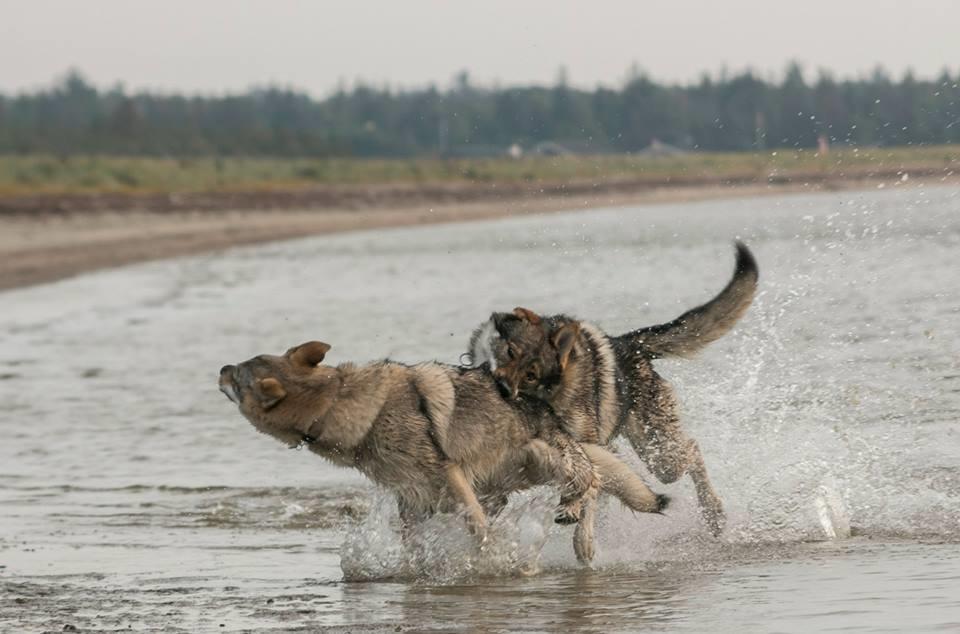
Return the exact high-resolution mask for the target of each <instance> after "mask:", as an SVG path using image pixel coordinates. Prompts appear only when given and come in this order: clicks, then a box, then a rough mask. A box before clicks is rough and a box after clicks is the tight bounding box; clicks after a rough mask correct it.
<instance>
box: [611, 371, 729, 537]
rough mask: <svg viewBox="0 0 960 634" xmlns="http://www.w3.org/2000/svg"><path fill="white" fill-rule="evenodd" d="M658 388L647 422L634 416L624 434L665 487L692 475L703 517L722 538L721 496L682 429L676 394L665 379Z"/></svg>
mask: <svg viewBox="0 0 960 634" xmlns="http://www.w3.org/2000/svg"><path fill="white" fill-rule="evenodd" d="M657 388H658V389H657V392H656V394H655V396H654V398H653V399H651V400H648V401H647V403H648V407H647V408H645V409H644V411H643V418H644V420H641V419H640V417H638V416H637V415H635V414H633V415H631V416H630V417H629V419H628V420H627V422H626V424H625V425H624V427H623V434H624V435H625V436H626V437H627V439H628V440H629V441H630V444H631V445H632V446H633V448H634V450H635V451H636V452H637V455H638V456H640V459H641V460H643V462H644V464H646V465H647V467H648V468H649V469H650V471H651V472H652V473H653V475H654V476H655V477H656V478H657V479H658V480H660V481H661V482H663V483H664V484H669V483H671V482H676V481H677V480H678V479H680V477H681V476H683V474H684V473H688V474H690V478H691V479H692V480H693V485H694V487H695V488H696V490H697V502H698V504H699V507H700V514H701V517H702V518H703V520H704V522H705V523H706V525H707V528H709V529H710V532H711V533H713V535H714V536H716V535H719V534H720V533H721V532H722V531H723V527H724V525H725V524H726V516H725V514H724V511H723V503H722V502H721V501H720V496H718V495H717V492H716V491H714V489H713V485H712V484H711V483H710V478H709V476H708V475H707V467H706V464H705V463H704V461H703V454H701V453H700V447H699V446H698V445H697V443H696V441H694V440H693V439H692V438H690V437H689V436H687V435H686V434H685V433H684V431H683V429H682V428H681V427H680V419H679V417H678V416H677V406H676V401H675V399H674V396H673V390H671V389H670V386H669V385H668V384H667V383H666V382H665V381H663V380H662V379H661V380H658V381H657Z"/></svg>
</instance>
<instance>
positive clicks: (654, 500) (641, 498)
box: [581, 443, 670, 513]
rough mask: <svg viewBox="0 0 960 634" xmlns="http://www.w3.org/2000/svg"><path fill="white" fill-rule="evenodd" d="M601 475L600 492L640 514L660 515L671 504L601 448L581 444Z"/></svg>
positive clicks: (615, 457) (668, 499)
mask: <svg viewBox="0 0 960 634" xmlns="http://www.w3.org/2000/svg"><path fill="white" fill-rule="evenodd" d="M581 447H583V450H584V452H586V454H587V456H588V457H589V458H590V462H592V463H593V464H594V466H595V467H596V468H597V473H599V474H600V491H601V492H602V493H607V494H609V495H613V496H615V497H616V498H617V499H619V500H620V501H621V502H623V504H624V505H625V506H626V507H627V508H629V509H631V510H633V511H637V512H639V513H660V512H662V511H663V509H665V508H666V507H667V505H668V504H669V503H670V498H669V497H668V496H666V495H661V494H658V493H654V492H653V491H651V490H650V487H649V486H647V483H646V482H644V481H643V480H642V479H641V478H640V476H638V475H637V474H636V473H635V472H634V471H633V469H631V468H630V467H628V466H627V465H626V464H625V463H624V462H623V461H622V460H620V458H618V457H617V456H615V455H614V454H612V453H610V451H609V450H607V449H604V448H603V447H601V446H599V445H592V444H588V443H583V444H581Z"/></svg>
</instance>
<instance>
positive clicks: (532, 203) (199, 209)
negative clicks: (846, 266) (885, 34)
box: [0, 174, 960, 290]
mask: <svg viewBox="0 0 960 634" xmlns="http://www.w3.org/2000/svg"><path fill="white" fill-rule="evenodd" d="M885 176H886V178H877V175H874V176H873V177H870V178H831V179H807V180H804V181H802V182H801V179H799V178H797V179H795V180H791V181H790V182H770V183H762V184H761V183H755V182H739V183H737V182H733V183H731V182H726V183H722V184H721V183H708V184H704V183H698V184H687V183H685V184H661V185H658V186H651V185H649V184H638V183H632V184H631V183H606V184H603V185H599V186H598V185H592V186H584V184H582V183H574V184H572V185H568V186H554V187H550V188H547V189H544V190H539V191H530V190H529V189H528V188H525V189H523V190H517V189H515V188H501V189H500V190H499V191H497V190H496V188H495V187H487V188H486V189H485V191H484V192H482V193H481V194H480V195H477V192H476V191H474V192H470V191H466V192H464V191H459V192H456V191H454V190H451V189H450V188H440V189H439V190H437V191H433V190H423V189H421V190H418V191H414V190H411V189H409V188H401V189H399V190H398V189H397V188H389V187H387V188H376V187H372V188H367V189H366V190H364V191H360V190H358V195H357V196H354V197H352V198H347V199H344V198H342V197H341V198H340V200H339V202H340V203H341V204H339V205H338V204H336V203H337V199H336V197H333V198H331V199H330V201H329V202H330V203H331V206H329V207H328V206H323V205H320V206H318V207H315V208H311V207H310V206H309V205H310V202H309V201H308V200H303V201H302V202H303V205H302V206H298V205H297V204H296V202H297V200H296V197H297V195H298V193H297V192H274V194H275V195H279V196H280V198H274V199H273V202H274V203H276V204H280V205H282V206H279V207H273V206H269V205H267V206H264V203H263V200H264V199H263V198H262V197H263V196H264V195H266V194H263V193H261V194H260V195H259V196H260V197H259V198H254V199H253V200H248V201H246V202H247V203H248V204H247V205H243V204H237V200H238V199H237V198H236V197H237V196H241V195H240V194H236V193H234V194H231V195H230V196H231V197H232V198H228V199H225V200H223V201H215V204H211V205H206V206H204V205H203V204H193V206H191V202H190V200H191V199H190V198H183V197H179V198H178V197H177V196H176V195H172V194H157V195H154V197H153V199H155V200H162V201H181V202H180V203H178V204H182V205H186V206H185V207H184V208H182V209H181V208H177V207H176V206H174V207H173V208H170V207H169V206H161V208H151V207H150V206H149V205H137V204H135V203H134V202H133V201H129V200H127V201H124V199H123V198H122V197H121V198H118V197H116V196H112V197H111V196H95V195H91V196H88V197H85V198H78V197H76V196H74V197H72V198H69V202H70V204H67V205H65V206H61V208H59V209H58V210H57V211H53V210H52V209H51V208H50V206H49V205H46V206H45V207H44V208H36V209H33V210H31V209H29V208H25V210H26V211H25V212H22V213H9V212H8V213H0V290H6V289H12V288H20V287H24V286H31V285H35V284H42V283H47V282H54V281H57V280H60V279H65V278H68V277H72V276H74V275H78V274H81V273H86V272H90V271H95V270H99V269H105V268H112V267H115V266H122V265H124V264H132V263H135V262H143V261H148V260H156V259H163V258H168V257H176V256H182V255H191V254H198V253H204V252H212V251H218V250H222V249H227V248H230V247H233V246H238V245H246V244H255V243H262V242H273V241H279V240H287V239H295V238H300V237H306V236H311V235H319V234H329V233H340V232H344V231H357V230H366V229H381V228H388V227H406V226H415V225H426V224H439V223H450V222H465V221H472V220H488V219H495V218H504V217H510V216H523V215H528V214H539V213H550V212H560V211H572V210H577V209H588V208H595V207H618V206H634V205H650V204H659V203H671V202H688V201H699V200H711V199H719V198H731V197H752V196H765V195H776V194H786V193H803V192H818V191H835V190H857V189H870V188H875V187H877V186H878V185H879V184H881V183H890V182H891V181H894V182H898V179H895V178H891V175H885ZM927 176H932V175H927ZM937 176H938V178H937V180H938V181H941V178H942V176H941V175H939V174H938V175H937ZM921 177H922V175H921ZM942 182H951V183H956V182H960V178H950V179H947V180H943V181H942ZM915 183H916V181H912V182H911V183H910V185H909V186H914V185H915ZM491 190H493V191H491ZM341 191H342V190H341ZM398 192H399V193H398ZM541 192H542V193H541ZM327 195H328V197H329V195H330V194H329V192H327ZM195 196H200V197H203V196H207V199H208V200H210V199H211V198H210V196H211V195H209V194H208V195H204V194H197V195H195ZM290 197H292V198H290ZM36 198H37V199H44V197H36ZM77 200H85V201H86V202H85V204H82V205H77V204H76V201H77ZM201 200H202V199H201ZM97 201H100V202H101V203H104V202H106V203H107V204H101V205H100V207H97V206H96V203H97ZM231 201H232V202H233V203H234V204H233V206H232V207H231V206H225V205H224V204H223V203H230V202H231ZM194 202H195V203H196V202H197V201H196V200H195V201H194ZM123 204H126V205H128V206H127V207H122V205H123ZM2 207H3V201H2V199H0V208H2ZM221 207H222V208H221ZM244 207H246V208H244ZM121 209H123V210H121ZM126 209H129V211H126Z"/></svg>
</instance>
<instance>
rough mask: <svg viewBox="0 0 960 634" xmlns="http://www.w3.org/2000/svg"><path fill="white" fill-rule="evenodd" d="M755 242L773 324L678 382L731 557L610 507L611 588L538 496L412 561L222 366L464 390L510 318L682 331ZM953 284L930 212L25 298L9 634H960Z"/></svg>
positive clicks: (321, 265)
mask: <svg viewBox="0 0 960 634" xmlns="http://www.w3.org/2000/svg"><path fill="white" fill-rule="evenodd" d="M735 237H739V238H741V239H744V240H745V241H747V243H748V244H749V245H750V246H751V248H752V249H753V250H754V252H755V253H756V255H757V258H758V260H759V263H760V267H761V288H762V292H761V294H760V296H759V298H758V300H757V302H756V304H755V306H754V307H753V308H752V309H751V312H750V313H749V314H748V316H747V317H746V318H745V319H744V321H743V322H742V323H741V324H740V326H738V328H737V329H736V330H735V332H734V333H733V334H731V335H730V336H728V337H726V338H724V339H723V340H721V341H719V342H717V343H716V344H714V345H713V346H711V347H710V348H709V349H708V350H707V351H706V352H705V353H704V354H703V355H702V356H701V357H700V358H698V359H696V360H693V361H665V362H661V363H659V365H658V369H659V370H660V371H661V373H662V374H663V375H664V376H666V377H667V378H669V379H670V380H671V381H672V382H673V384H674V385H675V386H676V388H677V390H678V392H679V394H680V398H681V401H682V403H683V420H684V424H685V425H686V427H687V429H688V430H689V431H690V433H691V434H692V435H693V436H694V437H695V438H696V439H697V440H698V442H699V443H700V446H701V448H702V450H703V453H704V454H705V456H706V460H707V464H708V467H709V470H710V473H711V475H712V478H713V480H714V483H715V485H716V488H717V490H718V491H719V492H720V494H721V496H722V497H723V498H724V500H725V502H726V504H727V508H728V513H729V516H730V525H729V527H728V529H727V531H726V533H725V534H724V536H723V538H722V539H720V540H714V539H712V538H710V537H709V536H708V535H707V534H706V532H705V531H704V530H703V528H702V527H701V525H700V524H699V522H698V521H697V518H696V515H695V506H694V504H693V488H692V486H691V484H690V482H689V480H688V479H684V480H682V481H681V482H679V483H677V484H674V485H669V486H665V485H661V484H659V483H655V482H653V481H652V480H651V482H652V484H653V485H654V488H656V489H657V490H659V491H665V492H667V493H670V494H672V495H673V496H674V498H675V500H676V503H675V505H674V506H673V507H672V508H671V509H670V512H669V513H668V515H667V516H666V517H652V516H634V515H632V514H631V513H629V512H626V511H624V510H623V509H622V508H620V507H619V506H618V504H616V503H613V502H611V503H608V504H606V505H605V507H604V509H603V511H602V513H601V521H600V527H599V544H598V546H599V553H598V557H597V561H596V565H595V567H594V569H593V570H585V569H581V568H580V567H579V566H578V565H577V564H576V562H575V559H574V557H573V553H572V549H571V547H570V536H571V533H572V530H571V529H570V528H564V527H558V526H554V525H552V524H551V523H550V521H549V517H550V505H551V500H552V496H553V494H552V492H550V491H533V492H530V493H527V494H524V495H519V496H515V498H514V500H513V501H512V502H511V506H510V507H509V508H508V510H507V513H506V515H505V517H504V518H502V519H501V520H500V522H499V524H498V533H497V538H496V540H495V544H494V547H493V548H492V549H491V552H490V553H486V554H482V555H478V554H477V553H475V552H473V550H472V548H471V543H470V541H469V539H468V538H467V537H466V536H465V535H464V534H463V532H462V529H461V528H460V525H459V524H458V523H457V522H456V521H455V518H438V519H437V520H436V521H435V522H433V523H432V524H431V525H430V526H428V527H426V528H425V529H424V532H423V534H422V535H421V538H422V548H420V549H419V550H418V551H417V552H414V553H410V552H404V551H403V550H402V549H401V548H400V545H399V540H398V538H397V535H396V533H395V530H394V529H393V527H392V524H391V522H392V521H393V520H394V519H395V510H394V509H393V506H392V503H391V501H390V499H389V496H388V495H386V494H385V493H383V492H381V491H377V490H376V489H374V488H373V487H371V486H370V485H369V484H368V483H366V481H364V480H363V479H362V478H360V477H359V476H357V475H355V474H353V473H351V472H349V471H345V470H342V469H338V468H335V467H332V466H330V465H327V464H326V463H324V462H323V461H322V460H321V459H319V458H317V457H316V456H313V455H311V454H309V453H308V452H298V451H291V450H287V449H284V448H283V447H282V446H281V445H280V444H279V443H276V442H275V441H273V440H271V439H269V438H266V437H264V436H259V435H258V434H256V433H255V432H254V430H253V429H252V428H251V427H250V426H249V424H247V423H246V422H245V421H244V420H243V419H242V418H241V417H240V416H239V415H238V413H237V412H236V409H235V408H234V407H233V406H232V405H231V404H230V403H229V402H228V401H227V399H225V398H224V397H223V396H222V395H221V394H220V393H219V392H218V391H217V387H216V375H217V371H218V369H219V368H220V366H221V365H223V364H224V363H228V362H236V361H239V360H242V359H245V358H248V357H250V356H252V355H254V354H257V353H261V352H273V353H279V352H282V351H283V350H285V349H286V348H287V347H289V346H291V345H294V344H296V343H299V342H301V341H305V340H309V339H322V340H324V341H327V342H329V343H331V344H333V350H332V351H331V353H330V354H329V355H328V360H329V361H331V362H334V363H335V362H339V361H344V360H357V361H364V360H372V359H376V358H382V357H385V356H389V357H391V358H394V359H398V360H402V361H420V360H425V359H439V360H442V361H448V362H456V361H457V359H458V357H459V355H460V353H461V352H463V349H464V347H465V345H466V341H467V338H468V335H469V333H470V331H471V329H472V328H473V327H474V326H475V325H476V324H477V323H478V322H480V321H481V320H482V319H483V318H484V317H485V315H487V314H488V313H489V312H490V311H491V310H495V309H497V310H509V309H510V308H512V307H513V306H516V305H523V306H527V307H529V308H533V309H537V310H539V311H541V312H555V311H556V312H559V311H564V312H569V313H572V314H575V315H577V316H580V317H583V318H587V319H591V320H593V321H595V322H596V323H598V324H599V325H600V326H602V327H603V328H605V329H607V330H608V331H610V332H614V333H616V332H619V331H622V330H626V329H629V328H633V327H637V326H640V325H648V324H652V323H657V322H662V321H666V320H669V319H672V318H673V317H675V316H676V315H677V314H679V313H680V312H682V311H683V310H685V309H687V308H689V307H691V306H693V305H695V304H697V303H700V302H702V301H704V300H705V299H707V298H709V297H710V296H712V295H713V294H714V293H715V292H717V291H718V290H719V289H720V288H721V287H722V286H723V284H724V283H725V282H726V280H727V279H728V277H729V275H730V273H731V270H732V265H733V248H732V244H731V241H732V240H733V238H735ZM958 254H960V196H958V192H957V190H956V189H955V188H942V187H941V188H926V189H924V188H922V187H911V188H910V189H902V190H893V191H891V190H887V191H882V192H869V193H850V192H844V193H828V194H817V195H802V196H786V197H778V198H772V197H771V198H757V199H750V200H722V201H711V202H700V203H692V204H670V205H660V206H645V207H637V208H622V209H597V210H589V211H584V212H577V213H566V214H558V215H548V216H541V217H527V218H521V219H513V220H503V221H496V222H486V223H476V224H461V225H448V226H437V227H427V228H415V229H396V230H388V231H377V232H367V233H356V234H349V235H339V236H321V237H315V238H309V239H304V240H300V241H295V242H285V243H276V244H268V245H261V246H256V247H245V248H238V249H234V250H231V251H228V252H226V253H219V254H212V255H207V256H202V257H191V258H182V259H177V260H170V261H164V262H154V263H148V264H142V265H136V266H131V267H126V268H122V269H117V270H113V271H107V272H101V273H96V274H91V275H86V276H83V277H78V278H76V279H72V280H67V281H63V282H59V283H56V284H51V285H46V286H40V287H35V288H29V289H22V290H17V291H10V292H6V293H3V294H0V305H2V306H3V310H2V311H0V395H2V399H3V408H2V411H0V431H2V433H3V437H4V440H3V442H2V443H0V518H2V519H0V588H2V592H0V630H2V631H42V630H58V631H59V630H63V628H64V626H67V625H73V626H76V627H77V628H80V629H107V630H110V629H126V628H127V627H132V628H133V629H135V630H156V631H177V630H180V631H185V632H193V631H205V630H216V631H239V630H256V631H263V630H270V629H276V630H298V629H299V630H302V631H318V630H323V629H324V628H334V629H336V628H343V629H348V630H356V631H379V630H383V631H395V630H396V628H397V627H399V628H400V630H401V631H404V630H416V631H430V630H435V631H491V632H496V631H560V630H566V629H573V628H580V629H584V630H587V631H596V632H620V631H622V632H633V631H642V630H665V631H671V632H677V631H679V632H684V631H689V632H697V631H704V630H706V629H709V630H711V631H719V632H734V631H736V632H747V631H757V632H766V631H782V632H807V631H825V630H835V631H910V632H918V631H955V630H958V629H960V548H958V545H960V468H958V464H960V426H958V418H960V343H958V341H960V340H958V337H957V324H958V317H960V284H958V283H957V279H958V273H960V267H958V265H960V257H958ZM623 455H624V456H625V457H626V458H625V459H627V460H628V461H631V463H632V464H634V465H635V466H636V467H637V469H638V470H640V471H641V472H643V473H644V474H645V476H646V475H647V474H646V473H645V472H644V471H643V470H642V468H641V467H640V466H639V465H638V464H637V463H636V460H635V457H633V456H632V454H631V452H630V451H629V450H626V451H624V452H623ZM535 570H536V572H534V571H535ZM531 573H532V574H531Z"/></svg>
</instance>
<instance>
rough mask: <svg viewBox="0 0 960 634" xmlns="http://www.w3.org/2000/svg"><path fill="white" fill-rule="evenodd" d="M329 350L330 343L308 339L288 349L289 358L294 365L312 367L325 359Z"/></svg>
mask: <svg viewBox="0 0 960 634" xmlns="http://www.w3.org/2000/svg"><path fill="white" fill-rule="evenodd" d="M329 350H330V345H329V344H326V343H323V342H322V341H308V342H307V343H302V344H300V345H299V346H295V347H293V348H290V349H289V350H287V358H289V359H290V363H293V364H294V365H300V366H303V367H306V368H312V367H314V366H316V365H317V364H318V363H320V362H321V361H323V358H324V357H325V356H326V354H327V352H328V351H329Z"/></svg>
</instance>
